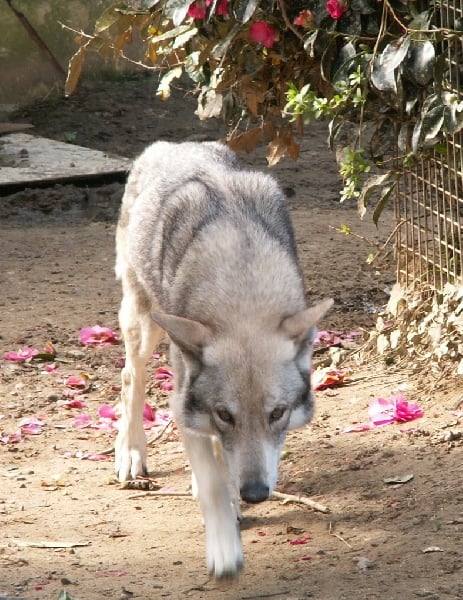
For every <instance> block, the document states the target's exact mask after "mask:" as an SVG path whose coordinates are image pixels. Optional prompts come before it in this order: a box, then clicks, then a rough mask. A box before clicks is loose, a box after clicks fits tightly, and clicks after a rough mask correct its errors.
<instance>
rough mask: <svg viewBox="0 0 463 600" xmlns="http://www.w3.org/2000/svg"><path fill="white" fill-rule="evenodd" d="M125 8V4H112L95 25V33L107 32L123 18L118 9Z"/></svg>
mask: <svg viewBox="0 0 463 600" xmlns="http://www.w3.org/2000/svg"><path fill="white" fill-rule="evenodd" d="M125 6H126V5H125V2H117V3H116V4H111V6H108V8H107V9H106V10H105V11H104V12H103V14H102V15H101V17H100V18H99V19H97V21H96V23H95V33H96V34H98V33H102V32H104V31H107V30H108V29H110V28H111V27H112V26H113V25H114V24H116V23H117V22H118V21H119V20H120V19H121V18H123V17H122V15H121V13H120V12H119V10H118V9H121V8H125Z"/></svg>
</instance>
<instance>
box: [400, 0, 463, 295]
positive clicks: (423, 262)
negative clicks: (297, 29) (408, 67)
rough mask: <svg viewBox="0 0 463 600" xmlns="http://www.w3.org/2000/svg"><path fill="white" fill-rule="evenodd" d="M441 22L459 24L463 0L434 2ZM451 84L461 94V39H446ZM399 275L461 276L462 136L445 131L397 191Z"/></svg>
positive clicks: (429, 283) (437, 279)
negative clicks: (442, 136)
mask: <svg viewBox="0 0 463 600" xmlns="http://www.w3.org/2000/svg"><path fill="white" fill-rule="evenodd" d="M434 19H435V24H436V26H437V27H449V28H452V29H457V27H458V26H459V24H460V23H462V22H463V0H447V1H445V0H444V1H442V2H436V3H435V17H434ZM445 55H446V61H447V66H448V72H449V78H450V84H451V87H452V88H453V90H455V92H456V93H457V94H458V93H459V92H460V90H461V78H462V77H463V71H462V67H463V55H462V44H461V41H460V40H459V39H456V40H454V41H446V42H445ZM395 213H396V218H397V222H398V226H397V234H396V255H397V280H398V281H399V282H400V283H401V284H402V285H403V286H405V287H406V288H407V289H414V290H416V289H417V288H419V289H420V290H423V291H426V290H428V289H437V290H442V289H443V287H444V285H445V284H446V283H447V282H451V283H453V282H456V281H458V280H461V279H463V261H462V241H463V233H462V225H463V136H462V134H461V132H460V133H457V134H455V135H453V136H450V135H448V136H446V138H445V140H444V141H443V143H442V144H439V146H438V147H436V148H434V149H432V150H431V151H430V152H429V155H428V156H427V158H426V159H423V160H421V161H420V162H419V163H418V164H417V165H416V166H415V167H413V168H410V169H408V170H407V172H406V173H405V175H404V177H403V178H402V180H401V181H400V183H399V185H398V187H397V191H396V194H395Z"/></svg>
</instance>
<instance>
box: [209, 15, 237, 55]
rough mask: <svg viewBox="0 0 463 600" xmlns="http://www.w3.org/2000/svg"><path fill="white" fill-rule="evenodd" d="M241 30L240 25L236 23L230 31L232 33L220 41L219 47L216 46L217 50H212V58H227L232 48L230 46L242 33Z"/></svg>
mask: <svg viewBox="0 0 463 600" xmlns="http://www.w3.org/2000/svg"><path fill="white" fill-rule="evenodd" d="M240 30H241V27H240V25H239V24H238V23H235V24H234V25H233V27H232V28H231V29H230V31H229V32H228V33H227V35H226V36H225V37H224V38H223V39H222V40H220V42H219V43H218V44H217V46H215V48H214V49H213V50H212V56H213V57H214V58H216V59H218V60H219V59H221V58H222V57H223V56H225V54H226V53H227V50H228V48H229V47H230V44H231V43H232V41H233V39H234V38H235V37H236V35H237V34H238V33H239V32H240Z"/></svg>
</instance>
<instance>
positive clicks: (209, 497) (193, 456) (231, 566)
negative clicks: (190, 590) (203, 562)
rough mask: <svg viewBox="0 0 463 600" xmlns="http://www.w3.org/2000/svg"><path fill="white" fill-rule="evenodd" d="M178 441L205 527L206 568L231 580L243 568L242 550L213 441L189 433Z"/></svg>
mask: <svg viewBox="0 0 463 600" xmlns="http://www.w3.org/2000/svg"><path fill="white" fill-rule="evenodd" d="M182 438H183V443H184V446H185V450H186V451H187V454H188V457H189V459H190V464H191V468H192V470H193V473H194V477H195V480H196V484H197V495H198V497H199V503H200V506H201V512H202V515H203V519H204V525H205V528H206V546H207V568H208V570H209V573H211V575H214V576H215V577H217V578H224V577H233V576H235V575H237V574H238V572H239V571H240V570H241V568H242V566H243V562H244V560H243V548H242V544H241V534H240V530H239V522H238V519H237V515H236V509H235V507H234V506H233V500H234V498H232V495H231V494H230V488H229V482H228V481H227V478H226V471H225V472H224V470H223V469H221V468H220V465H219V463H218V462H217V460H216V458H215V455H214V444H213V439H212V438H211V437H210V436H207V435H200V434H197V433H194V432H192V431H191V430H182Z"/></svg>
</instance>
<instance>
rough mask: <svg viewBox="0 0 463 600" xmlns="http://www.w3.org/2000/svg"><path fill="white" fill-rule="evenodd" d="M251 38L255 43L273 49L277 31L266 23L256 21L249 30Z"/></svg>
mask: <svg viewBox="0 0 463 600" xmlns="http://www.w3.org/2000/svg"><path fill="white" fill-rule="evenodd" d="M249 37H250V38H251V40H252V41H253V42H257V43H259V44H262V45H263V46H265V47H266V48H271V47H272V46H273V44H274V43H275V39H276V37H277V31H276V29H275V27H272V26H271V25H269V24H268V23H265V21H256V22H255V23H253V24H252V25H251V27H250V28H249Z"/></svg>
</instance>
